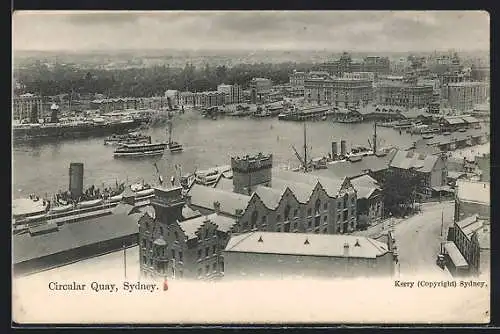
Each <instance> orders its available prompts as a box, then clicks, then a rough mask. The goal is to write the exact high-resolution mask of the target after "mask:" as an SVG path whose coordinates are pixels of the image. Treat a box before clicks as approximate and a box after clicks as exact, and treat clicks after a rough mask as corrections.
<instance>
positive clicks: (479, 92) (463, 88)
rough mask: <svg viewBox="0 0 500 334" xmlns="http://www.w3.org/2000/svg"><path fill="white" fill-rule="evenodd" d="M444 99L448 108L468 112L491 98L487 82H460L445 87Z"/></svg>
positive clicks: (443, 90)
mask: <svg viewBox="0 0 500 334" xmlns="http://www.w3.org/2000/svg"><path fill="white" fill-rule="evenodd" d="M442 97H443V99H446V100H447V105H448V107H450V108H452V109H456V110H457V111H467V110H471V109H473V108H474V106H475V105H477V104H482V103H485V102H486V101H487V99H488V97H489V85H488V84H487V83H486V82H458V83H450V84H448V85H446V86H443V89H442Z"/></svg>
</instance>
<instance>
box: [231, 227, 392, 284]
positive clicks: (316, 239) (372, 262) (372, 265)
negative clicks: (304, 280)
mask: <svg viewBox="0 0 500 334" xmlns="http://www.w3.org/2000/svg"><path fill="white" fill-rule="evenodd" d="M224 261H225V275H224V276H225V279H228V280H231V279H259V278H260V279H277V278H278V279H285V278H301V277H309V278H310V277H314V278H329V279H331V278H342V277H368V276H369V277H373V276H381V277H383V276H387V277H390V276H392V275H393V273H394V264H395V257H394V252H393V250H392V249H391V247H389V244H385V243H383V242H380V241H376V240H374V239H370V238H366V237H359V236H350V235H320V234H305V233H274V232H259V231H254V232H248V233H244V234H240V235H234V236H232V237H231V239H230V240H229V243H228V244H227V246H226V249H225V250H224Z"/></svg>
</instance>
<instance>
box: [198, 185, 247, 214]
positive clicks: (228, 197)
mask: <svg viewBox="0 0 500 334" xmlns="http://www.w3.org/2000/svg"><path fill="white" fill-rule="evenodd" d="M188 194H189V195H190V196H191V204H192V205H195V206H198V207H201V208H205V209H210V210H214V209H215V208H214V206H215V203H216V202H218V203H219V204H220V209H219V210H220V212H222V213H226V214H229V215H235V214H236V210H245V209H246V207H247V205H248V202H249V201H250V198H251V197H250V196H247V195H242V194H237V193H233V192H231V191H225V190H220V189H216V188H212V187H206V186H202V185H199V184H194V185H193V186H192V187H191V189H190V190H189V192H188Z"/></svg>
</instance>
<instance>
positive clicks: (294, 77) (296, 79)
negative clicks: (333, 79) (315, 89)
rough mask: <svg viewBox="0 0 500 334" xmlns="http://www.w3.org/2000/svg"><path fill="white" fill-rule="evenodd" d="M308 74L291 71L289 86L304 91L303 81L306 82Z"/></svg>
mask: <svg viewBox="0 0 500 334" xmlns="http://www.w3.org/2000/svg"><path fill="white" fill-rule="evenodd" d="M307 76H308V74H307V73H306V72H298V71H293V73H292V74H290V86H292V87H293V88H301V89H304V80H306V78H307Z"/></svg>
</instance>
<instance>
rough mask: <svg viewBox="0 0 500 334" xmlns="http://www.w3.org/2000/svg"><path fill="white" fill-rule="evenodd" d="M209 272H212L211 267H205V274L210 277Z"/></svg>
mask: <svg viewBox="0 0 500 334" xmlns="http://www.w3.org/2000/svg"><path fill="white" fill-rule="evenodd" d="M209 272H210V265H209V264H207V265H206V266H205V273H206V274H207V275H208V273H209Z"/></svg>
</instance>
